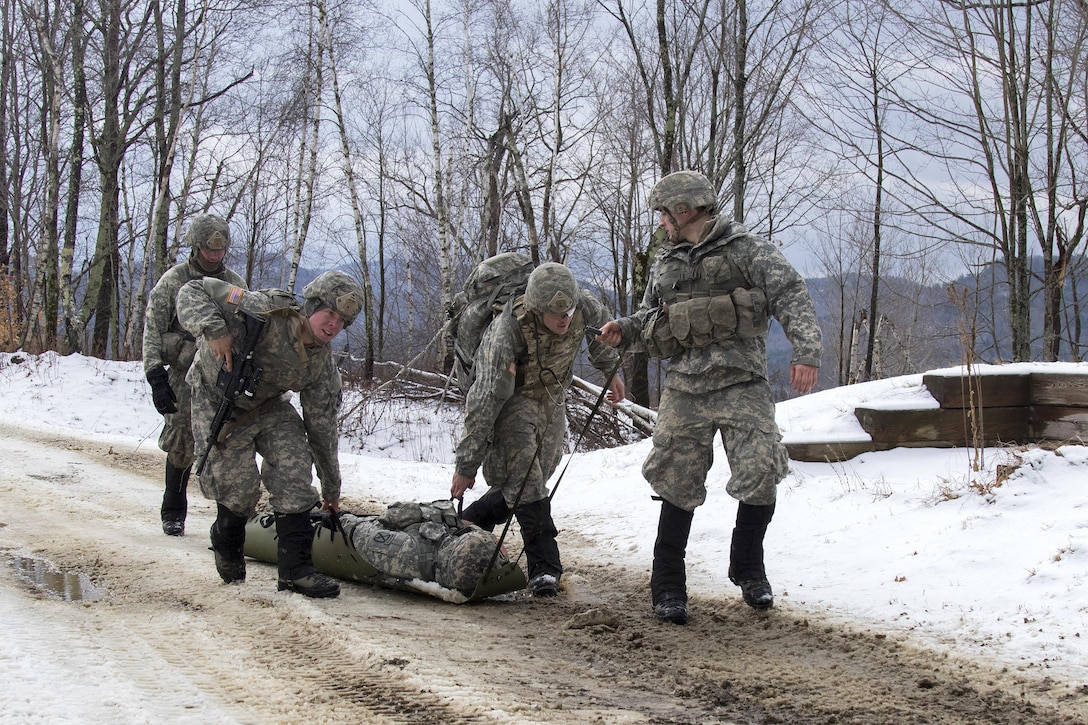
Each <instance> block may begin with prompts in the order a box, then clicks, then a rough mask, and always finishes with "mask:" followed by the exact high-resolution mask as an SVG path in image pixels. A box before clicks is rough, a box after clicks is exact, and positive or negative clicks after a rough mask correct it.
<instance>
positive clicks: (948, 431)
mask: <svg viewBox="0 0 1088 725" xmlns="http://www.w3.org/2000/svg"><path fill="white" fill-rule="evenodd" d="M854 416H855V417H856V418H857V419H858V422H859V423H861V427H862V428H863V429H864V430H865V432H866V433H868V434H869V435H870V436H871V437H872V439H873V440H874V441H876V442H879V443H888V444H895V445H903V444H905V443H906V442H912V443H925V442H928V443H930V444H931V445H939V444H940V443H948V444H952V445H964V446H966V445H971V442H970V441H969V436H970V428H969V422H968V419H967V416H966V411H965V410H963V409H957V408H927V409H922V410H878V409H874V408H855V409H854ZM981 424H982V432H983V436H984V440H983V441H982V442H983V445H997V444H999V443H1013V442H1023V441H1026V440H1029V438H1030V433H1031V409H1030V408H1027V407H1023V406H1016V407H1006V408H984V409H983V415H982V420H981Z"/></svg>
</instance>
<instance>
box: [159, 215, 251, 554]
mask: <svg viewBox="0 0 1088 725" xmlns="http://www.w3.org/2000/svg"><path fill="white" fill-rule="evenodd" d="M182 243H183V244H185V245H187V246H189V247H191V248H192V251H191V252H190V254H189V259H188V260H186V261H184V262H182V263H181V264H178V265H176V266H174V267H172V268H170V269H169V270H167V271H166V272H165V273H164V274H163V275H162V277H161V278H160V279H159V281H158V282H157V283H156V284H155V287H154V288H153V289H152V290H151V294H150V295H149V296H148V298H147V309H146V311H145V313H144V339H143V360H144V374H145V376H146V377H147V382H148V383H149V384H150V385H151V397H152V401H153V402H154V404H155V409H156V410H157V411H158V412H159V413H161V414H162V416H163V428H162V433H161V435H160V436H159V448H161V449H162V450H164V451H165V452H166V486H165V489H164V491H163V496H162V506H161V507H160V516H161V519H162V530H163V532H164V533H165V534H167V535H169V536H182V535H183V534H184V533H185V517H186V512H187V510H188V499H187V496H186V489H187V488H188V485H189V472H190V469H191V467H192V464H193V432H192V426H191V425H190V422H189V407H190V394H189V386H188V385H187V384H186V383H185V374H186V373H187V372H188V370H189V365H190V364H191V363H192V361H193V355H194V354H195V353H196V340H195V339H193V336H192V335H190V334H189V333H187V332H186V331H185V330H184V329H182V327H181V325H180V324H179V323H178V319H177V315H176V313H175V298H176V297H177V293H178V290H179V289H181V287H182V285H184V284H186V283H188V282H189V281H191V280H194V279H201V278H203V277H205V276H211V277H214V278H216V279H220V280H223V281H224V282H227V283H229V284H232V285H235V286H237V287H245V281H244V280H243V279H242V278H241V277H239V276H238V275H237V274H235V273H234V272H233V271H231V270H229V269H227V268H226V267H225V266H224V264H223V261H224V258H225V257H226V254H227V249H228V247H229V246H230V229H229V228H228V227H227V223H226V222H225V221H223V218H222V217H219V216H217V215H215V214H200V215H198V216H196V217H195V218H194V219H193V221H192V222H191V223H190V224H189V229H188V230H187V231H186V232H185V237H184V238H183V240H182Z"/></svg>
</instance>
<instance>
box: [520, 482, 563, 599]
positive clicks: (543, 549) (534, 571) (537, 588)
mask: <svg viewBox="0 0 1088 725" xmlns="http://www.w3.org/2000/svg"><path fill="white" fill-rule="evenodd" d="M514 516H515V517H516V518H517V520H518V525H519V526H521V540H522V541H523V542H524V543H525V561H526V563H527V564H528V566H529V593H530V594H532V595H533V596H534V597H554V596H555V595H556V594H558V593H559V578H560V577H561V576H563V565H562V564H561V563H560V561H559V544H557V543H556V541H555V537H556V536H558V534H559V532H558V531H557V530H556V528H555V522H554V521H552V502H551V499H547V498H542V499H540V500H539V501H533V502H532V503H525V504H522V505H520V506H518V507H517V509H515V510H514Z"/></svg>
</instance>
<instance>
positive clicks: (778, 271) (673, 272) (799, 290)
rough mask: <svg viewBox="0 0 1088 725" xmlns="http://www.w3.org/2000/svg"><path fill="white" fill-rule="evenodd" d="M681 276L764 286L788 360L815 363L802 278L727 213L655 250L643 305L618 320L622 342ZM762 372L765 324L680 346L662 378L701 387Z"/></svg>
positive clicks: (811, 311)
mask: <svg viewBox="0 0 1088 725" xmlns="http://www.w3.org/2000/svg"><path fill="white" fill-rule="evenodd" d="M681 279H685V280H693V279H694V280H702V281H703V283H704V285H705V286H707V287H710V288H713V287H714V286H715V283H722V284H725V285H727V286H728V287H737V286H739V287H744V288H747V289H754V290H760V291H762V293H763V295H764V296H765V297H766V308H767V309H766V313H767V314H769V315H770V316H771V317H774V318H775V319H776V320H778V321H779V323H781V325H782V328H783V329H784V330H785V332H786V336H787V337H788V338H789V341H790V343H791V344H792V346H793V356H792V359H791V363H793V364H804V365H814V366H818V365H819V364H820V349H821V341H820V327H819V324H818V323H817V320H816V309H815V306H814V305H813V303H812V298H811V297H810V296H809V293H808V288H807V286H806V285H805V280H804V278H802V277H801V275H800V274H799V273H798V272H797V270H796V269H794V268H793V266H792V265H791V264H790V263H789V262H788V261H787V260H786V258H785V257H784V256H783V255H782V253H781V252H780V251H779V250H778V248H777V247H775V246H774V245H773V244H771V243H770V242H768V241H766V240H765V239H762V238H760V237H758V236H756V235H754V234H751V233H749V232H748V230H747V229H745V227H744V226H743V225H742V224H739V223H737V222H734V221H732V220H730V219H728V218H727V217H725V216H719V217H715V218H714V219H711V220H710V221H709V222H707V225H706V228H705V230H704V232H703V236H702V238H701V240H700V241H699V242H698V243H697V244H688V243H683V244H676V245H672V244H666V245H664V246H663V247H662V248H661V249H659V250H658V252H657V256H656V258H655V259H654V263H653V266H652V267H651V269H650V280H649V284H648V285H647V288H646V294H645V295H644V297H643V300H642V305H641V307H640V308H639V310H638V311H637V312H636V313H635V314H634V315H632V316H630V317H626V318H623V319H621V320H619V323H620V327H621V329H622V330H623V339H624V341H625V342H630V341H636V342H635V343H634V344H635V345H636V346H637V345H638V342H637V341H638V340H640V336H641V333H642V330H643V327H644V326H645V325H646V324H647V322H648V321H649V320H650V319H651V317H652V316H653V315H655V314H659V313H660V312H661V310H662V307H663V305H664V304H665V303H668V302H669V301H670V300H671V299H673V298H674V297H675V293H674V291H673V290H674V289H675V287H676V286H677V283H678V280H681ZM766 377H767V334H766V332H765V331H764V332H763V333H762V334H757V335H754V336H752V337H734V338H732V339H728V340H722V341H720V342H712V343H710V344H706V345H702V346H698V347H688V348H684V349H682V350H681V351H680V352H679V353H678V354H676V355H675V356H673V357H671V358H670V360H669V369H668V372H667V374H666V376H665V385H666V386H667V387H670V388H676V389H678V390H684V391H687V392H692V393H700V392H708V391H711V390H720V389H721V388H724V387H728V386H729V385H732V384H734V383H737V382H742V381H744V380H751V379H753V378H764V379H765V378H766Z"/></svg>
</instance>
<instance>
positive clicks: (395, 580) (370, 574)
mask: <svg viewBox="0 0 1088 725" xmlns="http://www.w3.org/2000/svg"><path fill="white" fill-rule="evenodd" d="M313 528H314V542H313V559H314V568H315V569H317V570H318V571H319V572H321V573H322V574H325V575H327V576H331V577H336V578H337V579H344V580H347V581H354V582H361V583H364V584H377V585H378V586H382V587H387V588H390V589H400V590H403V591H411V592H417V593H419V594H426V595H428V596H432V597H436V598H438V599H442V600H444V601H447V602H452V603H454V604H464V603H466V602H475V601H479V600H481V599H487V598H488V597H494V596H498V595H500V594H509V593H511V592H516V591H518V590H520V589H524V588H525V587H526V586H527V585H528V581H527V580H526V578H525V572H523V571H522V570H521V567H519V566H518V565H517V562H516V561H510V562H507V563H506V564H504V565H502V566H499V565H498V563H497V562H496V564H495V565H494V566H493V567H492V569H491V571H490V573H487V576H486V577H483V578H481V579H480V580H478V581H477V582H476V587H475V589H474V590H473V591H472V592H471V593H465V592H461V591H457V590H454V589H447V588H446V587H443V586H442V585H441V584H439V583H438V582H433V581H423V580H421V579H404V578H401V577H395V576H391V575H389V574H385V573H383V572H381V571H379V570H378V569H376V568H375V567H374V566H373V565H372V564H371V563H370V562H368V561H366V560H365V559H363V557H362V556H360V555H359V552H357V551H356V550H355V548H354V547H353V546H352V545H351V542H350V541H347V540H346V539H345V538H344V536H343V535H342V534H341V533H340V532H338V531H334V530H332V529H330V528H328V527H327V526H325V525H323V524H322V523H321V520H320V518H314V527H313ZM244 553H245V555H246V556H248V557H250V558H251V559H256V560H257V561H264V562H268V563H270V564H275V563H276V525H275V520H274V518H273V515H272V514H270V513H266V514H261V515H258V516H255V517H253V518H251V519H250V520H249V523H247V524H246V544H245V550H244Z"/></svg>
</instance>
